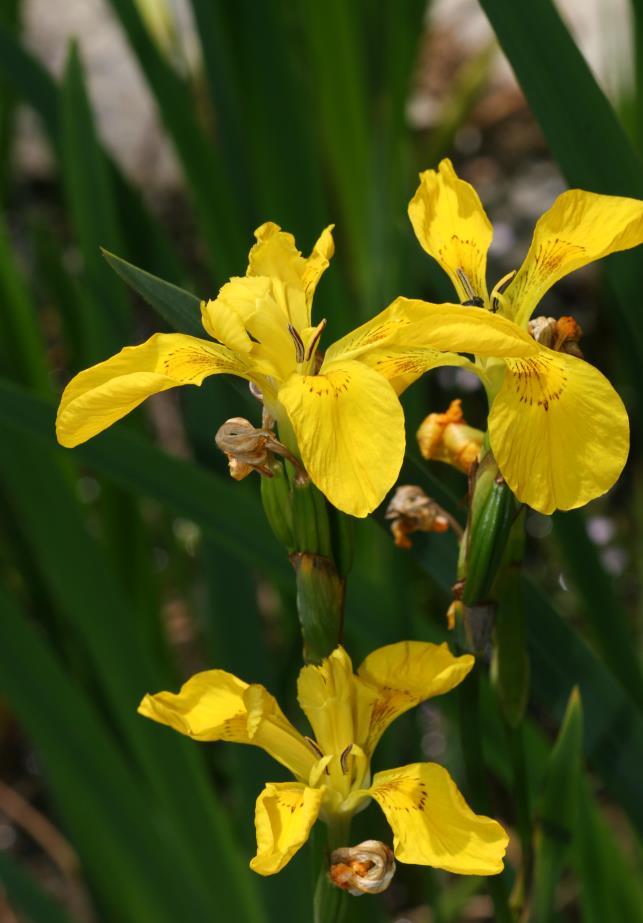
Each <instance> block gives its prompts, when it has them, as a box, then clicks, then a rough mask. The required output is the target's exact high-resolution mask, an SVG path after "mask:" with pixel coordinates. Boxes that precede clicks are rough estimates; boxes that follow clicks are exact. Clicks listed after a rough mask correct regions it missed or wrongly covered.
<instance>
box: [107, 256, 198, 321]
mask: <svg viewBox="0 0 643 923" xmlns="http://www.w3.org/2000/svg"><path fill="white" fill-rule="evenodd" d="M102 253H103V256H104V257H105V259H106V260H107V262H108V263H109V265H110V266H111V267H112V269H113V270H114V272H116V273H117V274H118V275H119V276H120V277H121V279H122V280H123V282H125V283H126V284H127V285H129V286H130V288H133V289H134V291H135V292H138V294H139V295H140V296H141V298H144V299H145V301H147V303H148V304H150V305H151V306H152V307H153V308H155V309H156V310H157V311H158V313H159V314H160V315H161V317H163V318H164V319H165V320H166V321H167V322H168V324H169V325H170V326H171V327H173V328H174V329H175V330H178V331H180V332H181V333H189V334H190V335H191V336H195V337H202V336H203V333H204V331H203V326H202V325H201V302H200V300H199V299H198V298H197V297H196V295H191V294H190V293H189V292H186V291H184V289H182V288H179V287H178V286H176V285H172V283H171V282H165V281H164V280H163V279H159V278H158V276H153V275H152V274H151V273H149V272H146V271H145V270H144V269H139V268H138V267H137V266H133V265H132V264H131V263H128V262H127V261H126V260H123V259H121V257H120V256H116V254H114V253H110V252H109V250H105V249H103V250H102Z"/></svg>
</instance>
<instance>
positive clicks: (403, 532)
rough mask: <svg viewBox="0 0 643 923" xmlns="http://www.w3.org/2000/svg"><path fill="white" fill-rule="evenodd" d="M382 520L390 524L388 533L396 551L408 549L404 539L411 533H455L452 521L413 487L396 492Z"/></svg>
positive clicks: (433, 502)
mask: <svg viewBox="0 0 643 923" xmlns="http://www.w3.org/2000/svg"><path fill="white" fill-rule="evenodd" d="M386 519H390V520H392V522H391V532H392V534H393V538H394V539H395V544H396V545H397V547H398V548H411V541H410V539H409V538H408V536H409V535H410V534H411V533H412V532H446V531H447V529H448V528H449V526H452V527H453V528H455V529H456V531H459V526H458V525H457V523H455V521H454V520H453V519H452V517H451V516H449V514H448V513H447V512H446V511H445V510H443V509H442V507H441V506H440V505H439V504H438V503H436V502H435V500H432V499H431V498H430V497H428V496H427V495H426V494H425V492H424V491H423V490H422V488H421V487H417V486H416V485H414V484H405V485H403V486H402V487H398V488H397V489H396V491H395V493H394V494H393V497H392V499H391V502H390V503H389V505H388V507H387V509H386Z"/></svg>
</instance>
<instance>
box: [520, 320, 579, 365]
mask: <svg viewBox="0 0 643 923" xmlns="http://www.w3.org/2000/svg"><path fill="white" fill-rule="evenodd" d="M528 330H529V333H530V334H531V335H532V337H533V338H534V340H536V342H537V343H542V345H543V346H546V347H547V348H548V349H553V350H555V351H556V352H560V353H568V354H569V355H570V356H576V357H577V358H578V359H582V358H583V353H582V351H581V349H580V347H579V345H578V342H579V340H580V338H581V337H582V335H583V330H582V328H581V326H580V324H579V323H577V321H575V320H574V318H573V317H570V316H569V315H565V316H564V317H559V318H558V320H556V318H554V317H534V318H533V320H530V321H529V324H528Z"/></svg>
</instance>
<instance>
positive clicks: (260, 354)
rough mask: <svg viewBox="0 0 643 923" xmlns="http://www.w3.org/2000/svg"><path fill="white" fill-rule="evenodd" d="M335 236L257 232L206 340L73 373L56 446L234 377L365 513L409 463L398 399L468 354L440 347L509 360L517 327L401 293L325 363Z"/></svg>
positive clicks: (208, 306)
mask: <svg viewBox="0 0 643 923" xmlns="http://www.w3.org/2000/svg"><path fill="white" fill-rule="evenodd" d="M331 230H332V228H330V227H329V228H326V230H325V231H323V233H322V234H321V236H320V237H319V240H318V241H317V243H316V244H315V246H314V248H313V251H312V254H311V255H310V256H309V257H308V258H304V257H303V256H302V255H301V253H300V252H299V251H298V250H297V248H296V246H295V240H294V238H293V236H292V235H291V234H288V233H286V232H284V231H282V230H280V228H279V227H278V226H277V225H276V224H272V223H267V224H264V225H262V226H261V227H260V228H258V230H257V231H256V232H255V236H256V238H257V242H256V244H255V245H254V246H253V247H252V249H251V250H250V255H249V261H248V269H247V272H246V275H245V276H244V277H236V278H233V279H231V280H230V281H229V282H227V283H226V284H225V285H224V286H223V287H222V288H221V291H220V292H219V294H218V296H217V298H216V299H214V300H210V301H208V302H203V303H202V305H201V319H202V323H203V326H204V328H205V331H206V333H208V334H209V335H210V336H211V337H212V338H213V339H212V340H206V339H200V338H198V337H193V336H187V335H186V334H182V333H157V334H155V335H154V336H152V337H151V338H150V339H149V340H147V341H146V342H145V343H142V344H141V345H140V346H130V347H126V348H125V349H123V350H121V352H120V353H118V354H117V355H116V356H112V357H111V359H107V360H106V361H105V362H100V363H99V364H98V365H95V366H93V367H92V368H89V369H86V370H85V371H83V372H80V373H79V374H78V375H76V376H75V377H74V378H73V379H72V380H71V381H70V383H69V384H68V385H67V387H66V388H65V391H64V392H63V395H62V398H61V402H60V407H59V409H58V416H57V420H56V433H57V436H58V441H59V442H60V443H61V444H62V445H64V446H68V447H72V446H76V445H78V444H79V443H81V442H84V441H85V440H87V439H90V438H91V437H92V436H95V435H96V434H97V433H100V432H102V430H104V429H106V428H107V427H108V426H111V424H112V423H115V422H116V421H117V420H119V419H121V417H124V416H125V415H126V414H127V413H129V412H130V411H131V410H133V409H134V408H135V407H137V406H138V405H139V404H141V403H142V402H143V401H144V400H145V399H146V398H147V397H149V396H150V395H152V394H156V393H158V392H160V391H165V390H167V389H168V388H173V387H175V386H177V385H188V384H190V385H200V384H201V383H202V382H203V380H204V379H205V378H207V377H208V376H209V375H216V374H219V373H229V374H231V375H237V376H240V377H241V378H245V379H246V380H248V381H251V382H254V384H255V385H257V386H258V387H259V388H260V390H261V392H262V395H263V400H264V404H265V406H266V409H267V411H268V412H269V413H270V415H271V416H272V417H273V418H274V419H275V420H276V421H277V422H278V424H279V431H280V434H281V438H282V440H284V441H287V442H288V443H289V446H288V447H289V448H290V449H291V451H293V452H295V453H296V454H298V455H299V457H300V458H301V460H302V462H303V464H304V467H305V468H306V471H307V472H308V474H309V476H310V478H311V480H312V481H313V482H314V483H315V484H316V485H317V487H318V488H319V489H320V490H321V491H322V492H323V493H324V494H325V495H326V496H327V497H328V499H329V500H330V502H331V503H332V504H333V505H334V506H336V507H337V508H338V509H340V510H343V511H344V512H346V513H350V514H352V515H354V516H366V515H367V514H368V513H370V512H371V511H372V510H373V509H375V507H376V506H378V505H379V504H380V503H381V501H382V500H383V499H384V496H385V495H386V493H387V491H388V490H389V489H390V488H391V487H392V486H393V484H394V483H395V480H396V478H397V475H398V473H399V470H400V467H401V465H402V460H403V457H404V446H405V436H404V415H403V412H402V407H401V405H400V402H399V400H398V397H397V394H398V393H399V392H400V391H401V390H402V389H403V388H404V387H405V386H406V385H407V384H409V383H410V381H412V380H415V378H417V377H418V375H420V374H422V372H424V371H426V370H427V369H428V368H432V367H433V366H434V365H440V364H444V362H445V361H451V362H453V363H455V364H465V363H466V362H467V360H466V359H464V358H463V357H459V356H454V357H452V358H451V359H450V360H448V359H445V356H444V353H443V352H441V350H445V349H462V350H466V349H468V344H469V338H470V337H473V338H474V339H475V342H476V343H477V344H478V346H479V348H480V349H484V348H487V349H490V350H491V351H492V354H493V355H496V354H497V355H505V354H506V349H507V348H508V344H509V345H511V343H512V340H511V338H510V339H509V340H507V333H506V331H507V329H511V326H512V325H511V324H509V323H508V322H505V321H504V320H503V319H501V318H497V319H496V322H495V325H494V324H488V323H485V324H484V325H482V326H481V324H480V319H481V317H482V318H483V319H484V312H482V311H479V312H473V314H474V315H477V314H479V315H480V317H477V316H472V313H471V310H470V309H469V308H464V307H461V306H459V305H457V306H456V305H440V306H439V307H438V306H436V305H427V304H425V303H424V302H414V301H408V300H407V299H403V298H399V299H397V301H395V302H394V303H393V304H392V305H390V306H389V307H388V308H387V309H386V310H385V311H383V312H382V313H381V314H379V315H377V316H376V317H375V318H373V319H372V320H371V321H369V322H368V323H367V324H365V325H363V326H362V327H360V328H359V329H358V330H356V331H353V333H350V334H348V335H347V336H345V337H343V338H342V339H341V340H339V341H338V342H336V343H334V344H333V345H331V346H330V348H329V349H328V350H327V352H326V355H325V358H324V360H323V362H320V361H319V357H318V356H317V348H318V345H319V341H320V337H321V333H322V331H323V328H324V326H325V321H322V322H321V323H320V324H318V325H317V326H313V325H312V320H311V309H312V299H313V294H314V292H315V288H316V286H317V283H318V282H319V279H320V277H321V275H322V273H323V272H324V270H325V269H326V268H327V266H328V264H329V261H330V258H331V257H332V254H333V239H332V235H331ZM467 334H468V335H467ZM525 336H526V335H525ZM427 342H431V343H432V344H433V345H432V348H426V343H427ZM529 343H533V341H531V340H530V339H529V338H527V346H526V347H525V348H526V349H527V351H529V349H530V346H529ZM458 344H459V345H458Z"/></svg>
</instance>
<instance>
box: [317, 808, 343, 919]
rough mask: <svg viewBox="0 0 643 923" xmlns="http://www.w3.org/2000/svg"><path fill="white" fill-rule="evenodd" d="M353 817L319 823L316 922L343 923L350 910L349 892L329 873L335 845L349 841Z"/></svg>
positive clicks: (336, 846) (341, 844)
mask: <svg viewBox="0 0 643 923" xmlns="http://www.w3.org/2000/svg"><path fill="white" fill-rule="evenodd" d="M349 833H350V819H341V820H340V819H335V820H333V822H332V823H331V824H329V825H328V826H327V825H325V824H317V827H316V829H315V834H316V836H315V849H314V859H315V862H316V868H317V872H316V876H317V877H316V882H315V895H314V898H313V920H314V923H342V920H343V919H344V917H345V914H346V908H347V904H348V894H347V893H346V892H345V891H342V890H341V888H337V887H336V886H335V885H334V884H333V883H332V882H331V880H330V878H329V876H328V868H329V863H330V856H331V853H332V851H333V850H334V849H337V848H338V847H340V846H347V845H348V837H349Z"/></svg>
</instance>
